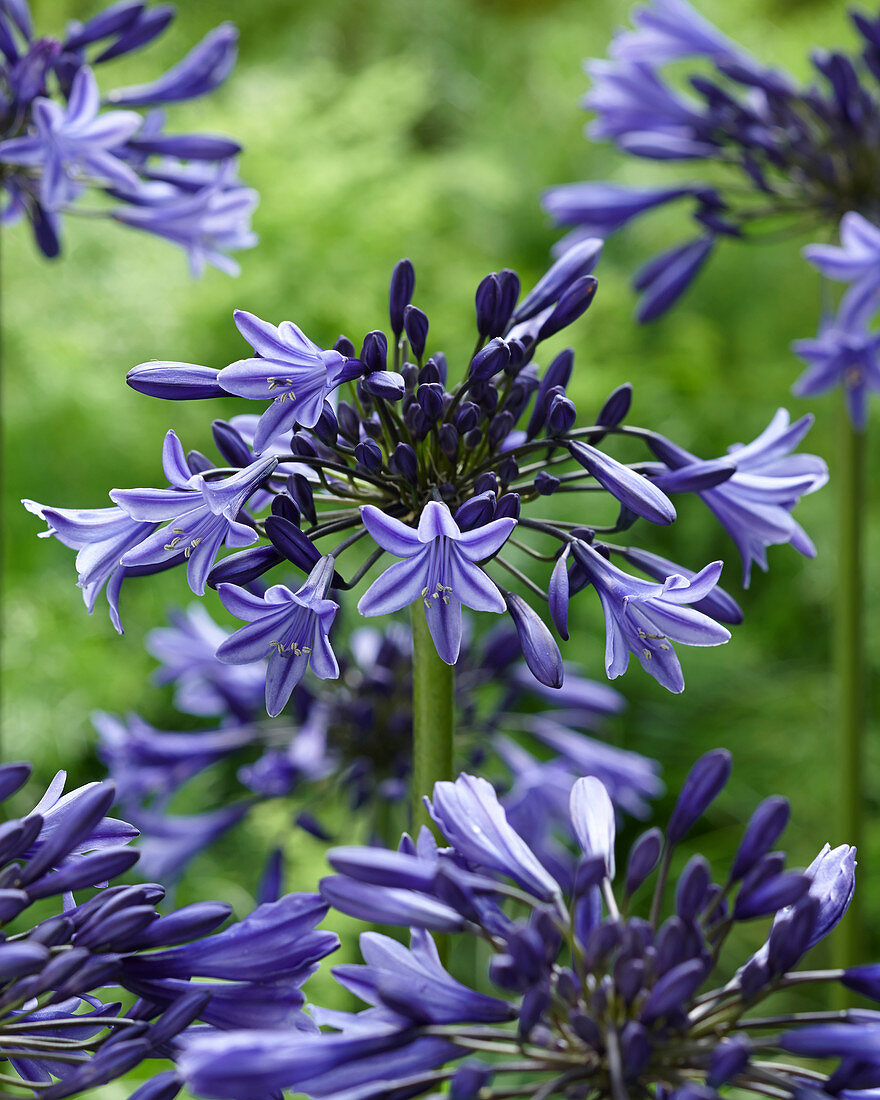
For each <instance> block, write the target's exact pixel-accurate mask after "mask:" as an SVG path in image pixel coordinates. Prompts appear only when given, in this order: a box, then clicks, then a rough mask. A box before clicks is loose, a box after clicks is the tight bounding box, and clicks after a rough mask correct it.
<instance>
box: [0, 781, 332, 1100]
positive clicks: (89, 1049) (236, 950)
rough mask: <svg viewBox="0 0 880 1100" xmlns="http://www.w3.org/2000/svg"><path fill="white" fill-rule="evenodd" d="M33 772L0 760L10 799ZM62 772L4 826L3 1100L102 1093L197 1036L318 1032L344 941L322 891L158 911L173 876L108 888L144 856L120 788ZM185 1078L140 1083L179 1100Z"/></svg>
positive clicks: (170, 1074)
mask: <svg viewBox="0 0 880 1100" xmlns="http://www.w3.org/2000/svg"><path fill="white" fill-rule="evenodd" d="M29 774H30V765H28V764H23V763H16V764H5V765H3V766H2V767H0V802H2V803H3V804H4V810H6V809H7V802H8V799H9V798H10V797H12V796H13V795H15V793H16V791H17V790H18V789H19V788H20V787H21V786H22V785H23V784H24V782H25V781H26V780H27V778H28V776H29ZM64 783H65V775H64V773H63V772H62V773H59V774H58V775H57V776H56V777H55V779H54V780H53V782H52V783H51V785H50V786H49V788H48V790H47V791H46V793H45V794H44V795H43V797H42V798H41V799H40V801H39V802H38V803H37V805H36V806H34V808H33V809H32V810H31V811H30V812H29V813H27V814H26V815H24V816H22V817H14V816H9V817H7V819H6V820H5V821H4V822H3V824H2V825H0V928H2V932H0V1059H2V1061H3V1064H4V1070H3V1072H2V1073H0V1083H2V1088H3V1092H4V1095H6V1094H7V1093H8V1089H9V1088H10V1087H12V1088H17V1089H22V1088H23V1089H26V1090H28V1091H30V1092H31V1093H32V1094H36V1095H39V1096H43V1097H46V1098H47V1100H60V1098H61V1097H65V1096H72V1095H74V1094H76V1093H79V1092H82V1091H85V1090H87V1089H91V1088H95V1087H97V1086H99V1085H102V1084H105V1083H106V1082H108V1081H111V1080H113V1079H115V1078H117V1077H121V1076H122V1075H124V1074H126V1073H127V1072H128V1071H129V1070H131V1069H133V1068H134V1067H135V1066H136V1065H138V1064H139V1063H140V1062H142V1061H143V1060H144V1059H148V1058H162V1059H167V1058H174V1057H175V1054H176V1051H177V1049H178V1048H177V1043H178V1040H179V1037H180V1035H181V1034H182V1033H183V1032H184V1031H186V1032H187V1033H188V1034H190V1035H196V1034H202V1035H207V1034H211V1033H213V1032H214V1031H215V1030H217V1029H221V1030H223V1029H230V1028H232V1029H238V1028H242V1027H250V1026H252V1025H253V1024H254V1023H255V1022H257V1021H259V1023H260V1026H261V1027H267V1028H283V1029H285V1031H286V1030H287V1029H289V1028H294V1029H296V1028H300V1027H305V1028H311V1029H314V1024H313V1023H312V1021H311V1020H310V1019H309V1018H308V1017H307V1016H306V1015H305V1013H304V1012H303V1003H304V998H303V994H302V992H301V990H300V987H301V985H302V983H303V982H304V981H305V980H306V978H307V977H308V976H309V974H311V973H312V971H313V970H314V969H315V966H316V965H317V963H318V961H319V960H320V959H322V958H323V957H324V956H325V955H327V954H329V953H330V952H331V951H333V950H335V948H336V946H337V938H336V936H335V935H334V934H333V933H331V932H324V931H320V930H317V929H316V928H315V925H316V924H317V923H318V922H319V921H320V920H321V919H322V918H323V916H324V914H325V912H326V909H327V906H326V904H325V903H324V902H323V901H322V900H321V898H320V897H318V896H317V895H315V894H291V895H288V896H287V897H284V898H280V899H278V898H277V897H276V898H274V899H267V900H266V901H265V903H264V904H262V905H260V906H258V907H257V908H256V909H255V910H254V911H253V912H252V913H251V914H250V915H249V916H247V917H245V918H244V919H243V920H241V921H239V922H238V923H235V924H231V925H229V926H228V927H227V928H226V929H224V930H223V931H219V932H218V931H217V929H218V928H219V927H220V925H222V924H223V923H224V922H225V921H226V919H227V918H228V917H229V915H230V907H229V906H228V905H225V904H223V903H221V902H213V901H211V902H199V903H196V904H194V905H189V906H187V907H185V908H183V909H177V910H174V911H172V912H169V913H166V914H161V913H160V912H159V910H158V909H157V906H158V904H159V902H161V900H162V898H163V896H164V893H165V892H164V890H163V888H162V887H161V886H159V885H157V884H155V883H147V884H145V885H140V886H124V885H109V884H108V883H109V881H110V880H113V879H115V878H116V877H118V876H119V875H121V874H123V873H124V872H126V871H127V870H128V869H129V868H131V867H132V866H133V864H134V863H135V861H136V860H137V858H138V852H137V850H135V849H133V848H131V847H130V846H129V845H130V842H131V841H132V840H133V839H134V838H135V837H136V836H137V830H136V829H134V828H133V827H132V826H131V825H129V824H127V823H126V822H124V821H117V820H116V819H114V818H109V817H106V816H105V814H106V813H107V811H108V810H109V808H110V806H111V804H112V802H113V799H114V788H113V784H112V783H90V784H88V785H87V786H84V787H80V788H78V789H76V790H73V791H69V792H68V793H67V794H64V793H63V791H64ZM94 887H99V889H98V890H97V891H95V890H94V889H93V888H94ZM85 891H88V896H87V897H86V898H85V899H84V900H82V899H81V900H79V901H77V899H76V898H75V896H74V894H75V893H76V894H80V895H81V892H85ZM58 898H61V899H62V903H61V905H60V906H57V907H53V904H52V903H53V902H54V901H55V900H56V899H58ZM202 979H209V980H202ZM120 992H121V993H122V996H123V998H124V1000H125V1002H126V1004H127V1007H126V1008H125V1009H124V1010H123V1004H122V1002H121V1001H119V1000H118V999H117V995H118V994H119V993H120ZM132 994H133V995H134V997H135V998H137V999H133V997H132ZM110 997H112V999H109V998H110ZM197 1021H201V1023H197ZM179 1088H180V1081H179V1079H178V1077H177V1074H176V1072H175V1071H174V1070H168V1071H165V1072H162V1073H159V1074H158V1075H157V1076H156V1077H154V1078H153V1079H152V1080H151V1081H149V1082H148V1083H147V1084H146V1085H144V1086H143V1089H142V1090H139V1092H141V1093H143V1095H144V1097H147V1096H149V1097H153V1098H154V1100H155V1097H156V1096H158V1095H161V1096H162V1097H164V1098H165V1100H169V1098H172V1097H173V1096H174V1095H175V1094H176V1093H177V1091H178V1090H179Z"/></svg>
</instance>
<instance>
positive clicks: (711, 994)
mask: <svg viewBox="0 0 880 1100" xmlns="http://www.w3.org/2000/svg"><path fill="white" fill-rule="evenodd" d="M729 764H730V761H729V754H727V753H724V752H720V751H716V752H714V753H711V754H709V755H708V756H707V757H706V758H704V759H703V760H701V761H698V762H697V764H696V765H695V767H694V769H693V772H692V774H691V776H690V777H689V778H688V781H687V782H686V784H685V789H684V790H683V791H682V796H681V798H680V800H679V804H678V806H677V807H676V810H675V812H674V814H673V820H672V821H671V822H670V828H669V830H668V831H667V833H666V836H665V838H664V836H663V834H662V833H661V832H660V830H658V829H655V830H651V831H650V832H649V833H647V834H644V835H643V837H641V838H639V839H638V840H637V841H636V842H635V844H634V846H633V849H632V856H631V857H630V859H628V860H627V861H626V865H627V872H626V878H625V883H624V884H623V886H622V888H621V891H620V894H618V893H617V891H616V890H615V859H614V846H615V823H614V812H613V809H612V807H611V803H610V800H609V799H608V796H607V795H606V794H605V792H604V790H603V789H602V787H601V784H599V783H598V781H597V780H595V779H586V780H582V781H579V782H578V783H577V784H575V788H574V790H573V792H572V796H571V805H570V817H571V829H572V831H573V833H574V834H575V835H577V836H578V838H579V839H580V842H581V848H582V852H583V856H582V860H581V864H580V868H579V872H578V875H577V877H576V880H575V882H574V884H573V886H572V888H571V889H570V890H566V891H565V892H559V891H558V890H556V891H555V892H554V891H551V890H550V889H549V884H550V883H552V882H553V878H552V876H551V875H547V879H546V882H547V885H548V889H545V888H544V875H545V874H546V871H544V872H542V869H541V861H540V858H539V856H538V855H537V853H535V852H532V851H531V850H530V849H529V846H528V845H527V844H526V842H525V840H524V839H523V838H522V837H520V836H518V835H517V834H516V832H515V830H513V829H512V827H511V825H510V823H509V822H508V821H507V820H506V818H505V815H504V811H503V809H502V807H501V806H500V804H499V803H498V801H497V797H496V795H495V792H494V791H493V790H492V787H491V786H490V785H489V784H488V783H483V782H481V781H478V780H477V779H475V777H473V776H467V775H463V776H460V777H459V779H458V780H456V782H455V783H448V782H443V783H438V784H437V785H436V787H435V791H434V798H433V800H432V807H433V813H434V820H435V823H436V824H437V825H438V827H439V828H440V829H441V832H442V837H441V844H443V845H444V846H443V847H439V848H438V847H437V844H436V842H435V841H434V838H433V837H432V836H430V835H429V834H428V832H427V830H425V831H423V833H422V835H421V837H420V838H419V841H418V844H413V842H412V841H411V840H410V838H409V837H406V836H405V837H404V838H403V839H402V841H401V848H400V851H399V852H397V853H394V852H389V851H388V850H386V849H380V848H361V849H357V848H343V849H338V850H335V851H331V853H330V857H329V858H330V862H331V864H332V865H333V866H334V868H335V870H336V871H337V874H336V876H334V877H332V878H330V879H327V880H325V884H324V886H323V889H324V890H325V892H326V896H327V898H328V899H329V900H331V901H332V902H334V903H337V902H338V903H341V905H342V907H343V909H344V911H345V912H348V913H352V914H354V915H356V916H360V917H361V919H364V920H368V921H372V920H375V919H376V918H377V915H381V917H382V918H384V919H385V920H387V921H388V922H389V923H392V924H397V925H401V926H404V927H405V926H406V925H412V926H414V927H412V929H411V937H412V939H411V946H410V947H409V948H407V947H405V946H403V945H402V944H400V943H398V942H397V941H395V940H390V939H387V938H386V937H384V936H381V935H378V934H377V933H375V932H374V931H369V932H366V933H364V935H363V936H362V937H361V944H362V953H363V956H364V965H359V966H349V965H346V966H343V967H339V968H338V969H337V971H336V976H337V978H338V980H339V981H340V982H341V983H342V984H343V985H344V986H345V987H346V988H347V989H348V990H349V991H351V992H353V993H355V994H356V995H357V996H359V997H360V998H361V999H362V1000H363V1001H365V1002H366V1003H367V1004H368V1005H369V1006H370V1007H369V1008H367V1009H366V1010H365V1011H363V1012H361V1013H358V1014H355V1015H352V1014H349V1013H341V1012H334V1011H329V1010H326V1009H319V1008H317V1007H313V1008H312V1009H311V1012H312V1014H313V1016H314V1018H315V1020H316V1022H317V1023H318V1024H319V1025H321V1026H323V1027H324V1028H325V1029H326V1030H325V1031H323V1032H318V1033H313V1034H311V1035H306V1034H303V1033H301V1032H298V1033H292V1034H291V1035H290V1038H289V1039H288V1041H286V1042H283V1043H279V1042H278V1034H277V1032H275V1033H268V1032H263V1031H260V1030H249V1031H239V1032H237V1033H235V1034H234V1035H233V1036H231V1037H229V1038H230V1042H229V1043H228V1045H225V1046H224V1045H222V1044H221V1043H220V1042H219V1041H218V1040H217V1039H214V1038H210V1037H207V1038H204V1039H202V1038H201V1037H199V1036H194V1037H193V1038H186V1037H185V1038H184V1039H183V1047H184V1053H183V1055H182V1056H181V1058H180V1068H181V1072H182V1075H183V1077H184V1079H185V1080H186V1082H187V1084H188V1086H189V1087H190V1088H191V1089H192V1090H193V1091H195V1092H196V1093H197V1094H199V1095H203V1096H206V1097H217V1098H220V1100H225V1098H229V1100H232V1098H237V1097H240V1096H243V1097H254V1098H255V1100H256V1098H257V1097H258V1096H261V1095H264V1094H265V1093H267V1092H270V1091H273V1090H274V1091H280V1090H281V1089H283V1088H291V1089H293V1090H295V1091H299V1092H305V1093H306V1094H307V1095H311V1096H315V1097H320V1098H331V1097H352V1096H358V1097H376V1098H378V1097H389V1096H398V1097H400V1096H417V1095H422V1094H436V1093H437V1092H438V1091H439V1090H440V1089H441V1088H443V1087H444V1082H448V1081H449V1080H450V1079H453V1078H454V1079H455V1080H456V1081H458V1082H459V1085H458V1087H459V1088H465V1087H466V1078H468V1075H469V1070H468V1068H467V1067H471V1066H472V1067H473V1072H472V1074H471V1075H470V1076H471V1077H472V1079H473V1081H474V1082H476V1083H477V1086H478V1087H479V1088H480V1092H479V1095H480V1096H481V1097H485V1098H486V1100H492V1097H494V1096H504V1097H518V1096H523V1097H530V1096H534V1095H535V1094H536V1093H540V1094H541V1095H546V1096H549V1095H557V1096H564V1097H569V1098H572V1100H574V1098H576V1097H579V1096H583V1095H585V1094H587V1093H588V1094H590V1095H595V1096H596V1097H608V1098H614V1100H617V1098H623V1097H626V1096H633V1095H636V1094H640V1093H642V1092H643V1091H644V1092H648V1093H650V1094H651V1095H654V1093H655V1091H658V1090H660V1089H662V1090H664V1092H663V1094H664V1095H667V1094H668V1095H672V1096H675V1097H677V1098H679V1100H685V1098H688V1100H690V1098H692V1100H711V1098H712V1097H717V1096H718V1092H717V1091H716V1090H717V1089H719V1088H721V1087H722V1086H724V1085H726V1084H730V1085H731V1086H732V1087H733V1088H735V1089H736V1090H737V1091H738V1092H739V1093H742V1094H752V1095H755V1096H763V1095H765V1094H766V1090H767V1087H768V1082H771V1081H772V1087H773V1088H774V1089H775V1090H778V1091H779V1092H780V1094H781V1095H782V1094H784V1095H786V1096H795V1097H801V1098H803V1097H807V1096H810V1097H812V1096H816V1097H819V1096H828V1095H839V1094H840V1093H839V1091H838V1090H839V1087H843V1088H846V1087H847V1081H850V1082H853V1083H854V1084H853V1087H860V1088H865V1087H869V1086H868V1085H867V1084H866V1083H865V1079H866V1077H867V1074H866V1073H864V1072H862V1075H861V1080H862V1084H861V1085H858V1086H856V1085H855V1082H856V1081H857V1078H856V1076H855V1072H854V1066H855V1063H857V1062H861V1063H863V1064H865V1068H866V1069H867V1068H868V1066H870V1065H872V1064H874V1063H876V1051H877V1050H878V1049H880V1027H878V1024H877V1020H876V1014H875V1013H870V1012H863V1011H852V1012H848V1011H843V1012H833V1011H829V1012H823V1011H818V1012H810V1013H807V1014H806V1015H799V1014H794V1015H792V1014H791V1012H790V1010H789V1008H788V1005H787V1004H786V1002H785V1000H784V996H785V992H786V991H787V990H788V989H789V988H791V987H793V986H799V987H800V986H804V985H808V984H809V985H812V986H813V987H814V988H815V987H817V986H820V985H821V983H824V982H830V981H839V980H844V981H848V982H849V983H850V984H851V985H852V986H853V987H857V988H860V989H861V991H862V992H867V994H868V995H869V996H871V997H876V996H877V994H878V989H877V981H876V975H874V974H873V971H872V969H871V968H869V967H863V968H860V969H859V970H856V971H853V972H851V973H850V975H849V976H847V975H845V974H844V972H842V971H838V970H828V971H816V970H811V971H804V970H797V969H796V967H797V965H798V963H799V962H800V960H801V958H802V957H803V955H804V954H805V953H806V952H807V951H808V950H809V947H810V946H811V945H812V944H813V943H815V942H818V940H819V939H821V938H822V937H824V936H825V935H826V934H827V933H828V932H829V931H830V930H831V929H832V928H833V927H834V926H835V925H836V924H837V923H838V922H839V921H840V920H841V918H842V917H843V915H844V913H845V911H846V907H847V905H848V904H849V900H850V897H851V895H852V888H853V860H852V850H851V849H849V848H847V846H845V845H844V846H843V848H842V849H840V850H836V851H835V852H830V851H826V852H823V853H822V854H820V857H819V858H818V859H817V860H816V861H815V862H814V864H813V865H811V867H810V868H808V869H807V870H806V871H805V872H788V871H785V870H784V862H785V860H784V855H783V854H782V853H775V854H774V855H773V856H772V861H773V862H772V869H771V870H770V871H769V872H768V874H767V875H765V876H764V879H763V880H762V881H761V882H760V883H758V880H757V879H755V878H752V880H751V881H750V877H749V876H748V875H747V876H746V877H745V878H744V879H739V878H735V877H733V876H727V875H726V874H724V873H722V874H720V875H719V876H718V879H717V881H713V878H714V876H713V874H712V872H711V870H710V868H709V865H708V863H707V862H706V861H705V860H704V859H703V858H702V857H701V856H695V857H693V858H692V859H691V860H690V861H689V862H688V863H687V864H686V865H685V867H684V868H683V869H682V871H681V873H680V874H679V876H678V880H677V882H676V883H675V889H674V898H672V897H667V893H668V892H669V893H671V892H672V891H668V890H667V884H668V876H669V873H670V867H671V864H672V860H673V856H674V854H675V850H676V845H677V842H678V841H679V840H680V839H681V838H682V837H683V835H684V833H685V832H686V831H688V830H689V829H690V827H691V826H693V824H694V823H695V820H696V817H697V816H698V815H699V814H700V813H702V812H704V811H705V810H706V809H707V807H708V806H709V805H710V803H711V802H712V801H713V799H714V798H715V797H717V795H718V794H719V792H720V790H721V788H722V787H723V786H724V782H725V780H726V778H727V776H728V774H729ZM466 815H470V816H466ZM472 822H473V828H472V827H471V823H472ZM764 827H765V828H766V829H767V830H768V832H767V836H766V838H765V840H766V847H767V848H769V847H772V845H773V844H774V842H775V840H776V839H777V838H778V835H779V832H780V828H779V824H778V821H777V819H776V815H770V817H768V818H766V820H765V825H764ZM751 833H752V837H753V839H754V837H755V830H754V828H753V829H752V830H751ZM651 876H654V884H655V885H654V891H653V898H652V897H651V892H650V891H647V892H644V893H642V892H640V891H642V890H643V889H644V885H643V884H645V882H646V879H648V878H649V877H651ZM634 891H636V892H635V894H634ZM771 896H775V897H777V898H782V897H785V896H787V897H789V898H790V899H791V904H790V906H788V907H786V908H784V909H783V910H782V911H781V912H780V913H778V914H775V915H774V914H773V912H772V910H771V909H769V908H766V907H765V908H764V910H763V913H764V915H765V916H766V917H769V916H771V915H773V916H774V919H773V922H772V924H771V927H770V929H769V934H768V936H767V940H766V943H765V946H764V947H763V948H762V950H761V952H759V953H758V955H756V956H754V957H753V958H752V959H749V960H747V961H746V963H745V964H744V965H743V966H742V967H741V968H740V969H739V970H737V971H735V972H732V971H731V970H729V969H728V963H727V962H726V959H727V957H728V954H729V951H730V950H731V949H732V947H733V943H732V938H731V936H730V933H731V931H732V930H733V929H734V928H736V927H737V926H738V925H740V923H741V921H743V920H745V919H755V915H756V913H757V912H758V911H759V910H760V904H759V903H760V898H761V897H764V898H766V899H769V898H770V897H771ZM746 913H748V914H749V915H748V916H746V915H745V914H746ZM442 914H446V921H445V924H444V923H443V921H442ZM643 914H644V915H643ZM456 918H457V919H456ZM432 927H442V928H443V930H445V931H447V932H449V933H450V934H452V935H456V934H458V935H466V936H470V937H473V938H474V939H479V940H481V941H482V942H483V943H484V945H488V951H489V966H488V983H486V981H485V978H484V977H481V976H479V975H477V976H469V977H470V980H469V981H468V983H467V984H462V983H460V982H459V981H456V980H455V979H454V978H453V977H452V975H450V974H449V972H448V969H447V968H446V967H444V965H443V964H442V963H441V962H440V958H439V956H438V954H437V952H436V948H435V947H434V945H433V943H432V937H431V934H430V931H429V929H431V928H432ZM729 939H730V940H731V942H730V943H728V940H729ZM457 950H458V945H457V944H456V941H452V952H451V954H450V957H451V958H454V957H455V955H456V951H457ZM484 950H485V948H484ZM779 994H782V998H783V999H782V1001H781V1003H779V1004H778V1009H777V1014H774V1010H773V1006H772V1004H771V1003H770V1002H771V998H773V997H775V996H777V995H779ZM224 1038H225V1037H224ZM273 1040H274V1041H273ZM787 1052H792V1053H795V1054H797V1055H799V1056H800V1057H799V1058H798V1059H797V1064H792V1061H791V1059H790V1057H789V1056H788V1053H787ZM487 1053H491V1059H492V1060H491V1065H487V1064H486V1063H485V1062H484V1061H481V1060H480V1059H481V1058H484V1057H485V1056H486V1054H487ZM827 1058H833V1059H843V1060H842V1061H841V1062H840V1064H839V1065H838V1066H837V1067H835V1066H833V1065H829V1064H828V1063H827V1062H823V1061H822V1059H827ZM465 1059H466V1061H463V1060H465ZM846 1075H848V1077H847V1076H846ZM454 1091H455V1086H453V1092H454ZM843 1095H845V1096H847V1098H851V1097H857V1096H859V1095H865V1096H867V1095H868V1094H866V1093H861V1094H860V1093H852V1092H849V1091H847V1092H845V1093H844V1094H843Z"/></svg>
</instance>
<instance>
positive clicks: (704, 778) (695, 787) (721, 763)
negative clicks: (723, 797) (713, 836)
mask: <svg viewBox="0 0 880 1100" xmlns="http://www.w3.org/2000/svg"><path fill="white" fill-rule="evenodd" d="M731 766H732V758H731V755H730V753H729V752H728V751H727V749H712V751H711V752H707V753H706V754H705V755H704V756H701V757H700V759H699V760H698V761H697V762H696V764H694V766H693V767H692V768H691V770H690V772H689V773H688V777H687V779H686V780H685V781H684V785H683V786H682V788H681V793H680V794H679V796H678V801H677V802H676V803H675V809H674V810H673V811H672V817H670V819H669V825H668V827H667V829H666V836H667V839H668V841H669V843H670V844H677V843H678V842H679V841H680V840H681V838H682V837H683V836H684V835H685V834H686V833H687V832H688V831H689V830H690V828H691V826H692V825H693V824H694V822H695V821H696V820H697V818H699V817H702V815H703V814H704V813H705V812H706V809H707V808H708V807H709V805H710V804H711V803H712V802H713V801H714V800H715V798H716V797H717V796H718V794H719V793H720V791H721V789H722V788H723V786H724V784H725V783H726V782H727V780H728V778H729V777H730V769H731Z"/></svg>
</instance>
